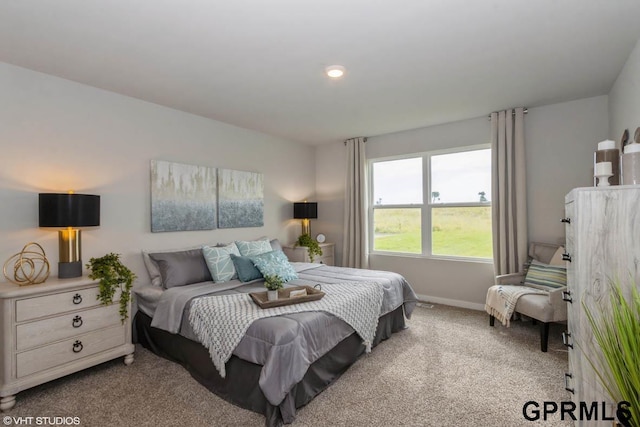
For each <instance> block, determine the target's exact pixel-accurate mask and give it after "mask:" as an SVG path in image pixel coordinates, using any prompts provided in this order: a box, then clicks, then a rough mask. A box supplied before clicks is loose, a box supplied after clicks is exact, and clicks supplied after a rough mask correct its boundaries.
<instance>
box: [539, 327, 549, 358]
mask: <svg viewBox="0 0 640 427" xmlns="http://www.w3.org/2000/svg"><path fill="white" fill-rule="evenodd" d="M548 342H549V323H548V322H541V323H540V350H542V352H543V353H546V352H547V343H548Z"/></svg>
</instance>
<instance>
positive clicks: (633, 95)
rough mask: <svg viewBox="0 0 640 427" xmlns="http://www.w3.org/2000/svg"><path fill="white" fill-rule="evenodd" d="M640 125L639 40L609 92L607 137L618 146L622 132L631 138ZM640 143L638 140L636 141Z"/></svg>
mask: <svg viewBox="0 0 640 427" xmlns="http://www.w3.org/2000/svg"><path fill="white" fill-rule="evenodd" d="M639 126H640V40H638V43H637V44H636V47H635V49H634V50H633V52H631V55H629V58H628V59H627V62H626V64H625V66H624V68H623V69H622V71H621V72H620V74H619V75H618V78H617V79H616V82H615V83H614V85H613V88H612V89H611V92H609V138H610V139H613V140H614V141H616V142H617V146H618V148H621V147H620V139H621V138H622V132H623V131H624V130H625V129H629V138H630V140H632V139H633V136H634V133H635V131H636V129H637V128H638V127H639ZM636 142H638V143H640V141H636Z"/></svg>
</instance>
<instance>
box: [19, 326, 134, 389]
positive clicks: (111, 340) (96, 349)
mask: <svg viewBox="0 0 640 427" xmlns="http://www.w3.org/2000/svg"><path fill="white" fill-rule="evenodd" d="M124 343H125V331H124V326H115V327H112V328H108V329H102V330H99V331H96V332H93V333H88V334H85V335H80V336H78V337H74V338H70V339H67V340H65V341H60V342H58V343H55V344H51V345H47V346H44V347H39V348H36V349H33V350H29V351H25V352H23V353H18V354H17V356H16V359H17V376H18V378H20V377H25V376H27V375H31V374H34V373H36V372H40V371H44V370H45V369H50V368H53V367H55V366H59V365H63V364H65V363H69V362H73V361H75V360H78V359H81V358H83V357H87V356H91V355H93V354H97V353H100V352H102V351H105V350H109V349H110V348H114V347H118V346H120V345H122V344H124ZM74 344H77V345H75V346H74ZM74 350H75V351H74Z"/></svg>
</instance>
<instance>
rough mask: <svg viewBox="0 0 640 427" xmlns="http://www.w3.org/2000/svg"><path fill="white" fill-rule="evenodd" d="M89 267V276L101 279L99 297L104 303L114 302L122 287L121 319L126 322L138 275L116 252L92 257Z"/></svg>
mask: <svg viewBox="0 0 640 427" xmlns="http://www.w3.org/2000/svg"><path fill="white" fill-rule="evenodd" d="M87 268H88V269H89V270H91V272H90V273H89V278H91V279H94V280H95V279H98V280H99V281H100V282H99V286H98V289H99V291H98V299H99V300H100V302H101V303H102V304H104V305H109V304H113V295H114V294H115V293H116V290H118V289H120V291H121V293H120V319H121V320H122V323H124V321H125V320H126V319H127V317H128V313H127V311H128V310H127V308H128V306H129V301H130V300H131V286H132V284H133V281H134V280H135V278H136V275H135V274H134V273H133V272H131V270H129V269H128V268H127V267H126V266H125V265H124V264H122V262H120V255H119V254H114V253H109V254H107V255H105V256H103V257H100V258H91V259H90V260H89V263H88V264H87Z"/></svg>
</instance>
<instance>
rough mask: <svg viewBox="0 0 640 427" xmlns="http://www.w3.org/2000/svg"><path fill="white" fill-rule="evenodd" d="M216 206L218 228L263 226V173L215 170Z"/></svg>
mask: <svg viewBox="0 0 640 427" xmlns="http://www.w3.org/2000/svg"><path fill="white" fill-rule="evenodd" d="M218 206H219V214H218V227H220V228H236V227H261V226H263V225H264V178H263V174H261V173H255V172H244V171H236V170H231V169H218Z"/></svg>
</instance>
